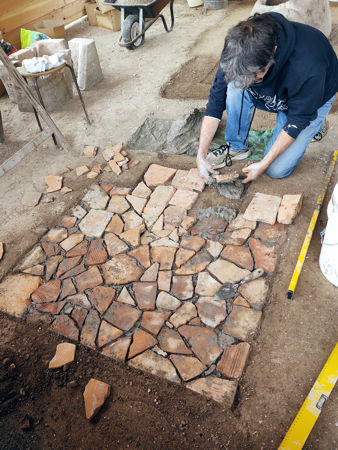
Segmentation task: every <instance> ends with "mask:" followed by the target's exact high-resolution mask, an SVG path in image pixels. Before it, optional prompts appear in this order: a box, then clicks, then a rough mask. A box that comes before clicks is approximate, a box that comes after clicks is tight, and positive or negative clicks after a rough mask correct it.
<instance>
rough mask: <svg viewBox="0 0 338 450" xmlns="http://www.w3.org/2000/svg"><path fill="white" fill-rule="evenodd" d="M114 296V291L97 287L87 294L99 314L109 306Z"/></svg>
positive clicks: (105, 287)
mask: <svg viewBox="0 0 338 450" xmlns="http://www.w3.org/2000/svg"><path fill="white" fill-rule="evenodd" d="M115 294H116V291H115V289H114V288H112V287H109V286H97V287H95V288H94V289H92V290H91V291H89V292H88V296H89V300H90V301H91V303H92V304H93V305H94V306H95V308H96V309H97V310H98V311H99V312H100V313H101V314H104V312H105V311H106V310H107V309H108V307H109V306H110V305H111V303H112V302H113V300H114V298H115Z"/></svg>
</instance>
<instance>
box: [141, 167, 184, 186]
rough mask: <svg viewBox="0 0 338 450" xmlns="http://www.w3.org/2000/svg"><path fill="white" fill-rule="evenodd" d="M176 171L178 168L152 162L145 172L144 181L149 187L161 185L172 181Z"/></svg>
mask: <svg viewBox="0 0 338 450" xmlns="http://www.w3.org/2000/svg"><path fill="white" fill-rule="evenodd" d="M175 173H176V169H171V168H170V167H163V166H160V165H158V164H151V165H150V166H149V168H148V170H147V171H146V173H145V174H144V177H143V178H144V181H145V183H146V185H147V186H148V187H155V186H159V185H160V184H166V183H167V182H168V181H170V180H171V179H172V178H173V176H174V175H175Z"/></svg>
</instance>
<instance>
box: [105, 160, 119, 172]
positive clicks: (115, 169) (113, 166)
mask: <svg viewBox="0 0 338 450" xmlns="http://www.w3.org/2000/svg"><path fill="white" fill-rule="evenodd" d="M108 166H109V167H110V169H111V170H112V171H113V172H114V173H115V175H120V173H121V172H122V170H121V168H120V166H119V165H118V164H117V163H116V162H115V161H113V160H112V159H111V160H110V161H108Z"/></svg>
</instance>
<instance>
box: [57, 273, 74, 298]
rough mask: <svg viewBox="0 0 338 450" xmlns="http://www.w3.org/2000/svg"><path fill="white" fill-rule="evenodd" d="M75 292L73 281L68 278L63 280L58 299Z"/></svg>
mask: <svg viewBox="0 0 338 450" xmlns="http://www.w3.org/2000/svg"><path fill="white" fill-rule="evenodd" d="M73 294H76V289H75V286H74V284H73V281H72V280H71V279H70V278H68V279H67V280H64V281H63V283H62V290H61V294H60V300H62V299H64V298H66V297H68V296H69V295H73Z"/></svg>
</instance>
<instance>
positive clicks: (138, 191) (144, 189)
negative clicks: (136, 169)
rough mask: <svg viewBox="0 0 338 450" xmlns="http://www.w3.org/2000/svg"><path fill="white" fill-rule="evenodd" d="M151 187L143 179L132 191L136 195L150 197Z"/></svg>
mask: <svg viewBox="0 0 338 450" xmlns="http://www.w3.org/2000/svg"><path fill="white" fill-rule="evenodd" d="M151 192H152V191H151V189H149V188H148V186H146V185H145V184H144V183H143V181H141V182H140V183H139V184H138V185H137V186H136V188H135V189H134V190H133V192H132V193H131V194H132V195H133V196H134V197H141V198H149V197H150V194H151Z"/></svg>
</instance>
